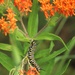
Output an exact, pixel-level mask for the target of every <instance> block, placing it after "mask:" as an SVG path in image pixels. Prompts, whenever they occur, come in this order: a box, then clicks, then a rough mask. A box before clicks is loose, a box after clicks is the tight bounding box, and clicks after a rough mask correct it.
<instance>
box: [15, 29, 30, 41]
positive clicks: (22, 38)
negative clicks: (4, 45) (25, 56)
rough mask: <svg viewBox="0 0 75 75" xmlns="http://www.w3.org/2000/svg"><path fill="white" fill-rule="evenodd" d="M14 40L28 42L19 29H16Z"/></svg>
mask: <svg viewBox="0 0 75 75" xmlns="http://www.w3.org/2000/svg"><path fill="white" fill-rule="evenodd" d="M15 38H16V40H18V41H22V42H25V41H29V38H26V37H25V35H24V33H23V32H22V31H21V30H20V29H16V31H15Z"/></svg>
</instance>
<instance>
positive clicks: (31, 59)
mask: <svg viewBox="0 0 75 75" xmlns="http://www.w3.org/2000/svg"><path fill="white" fill-rule="evenodd" d="M35 48H36V43H35V41H31V43H30V47H29V50H28V59H29V62H30V64H31V65H32V66H33V67H35V68H36V69H37V71H38V72H40V67H39V66H38V64H37V63H36V61H35V59H34V51H35Z"/></svg>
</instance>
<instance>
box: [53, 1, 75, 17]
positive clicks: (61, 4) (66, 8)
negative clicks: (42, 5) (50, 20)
mask: <svg viewBox="0 0 75 75" xmlns="http://www.w3.org/2000/svg"><path fill="white" fill-rule="evenodd" d="M53 3H54V5H55V7H54V9H55V11H56V12H59V13H60V14H63V15H65V16H66V17H68V16H72V15H75V0H54V2H53Z"/></svg>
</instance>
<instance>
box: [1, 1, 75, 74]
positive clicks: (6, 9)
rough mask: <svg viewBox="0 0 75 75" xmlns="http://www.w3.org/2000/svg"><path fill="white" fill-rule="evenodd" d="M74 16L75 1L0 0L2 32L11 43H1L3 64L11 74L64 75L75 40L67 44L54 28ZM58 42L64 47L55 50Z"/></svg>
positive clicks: (62, 24) (74, 38)
mask: <svg viewBox="0 0 75 75" xmlns="http://www.w3.org/2000/svg"><path fill="white" fill-rule="evenodd" d="M74 15H75V0H0V32H1V33H3V35H5V37H7V36H9V40H10V43H9V44H6V43H0V49H1V50H0V64H2V65H3V66H4V68H6V69H7V70H8V71H9V75H63V74H64V72H65V71H66V69H67V68H68V66H69V63H70V61H71V59H67V58H68V57H69V54H70V51H71V50H72V48H73V47H74V45H75V37H73V38H72V39H71V40H70V41H69V42H68V43H66V44H65V43H64V41H63V40H62V39H61V37H59V36H58V33H59V32H60V30H61V29H60V30H59V31H58V32H54V29H55V27H57V25H58V24H59V22H60V26H59V28H60V27H62V26H64V23H65V22H66V20H67V18H68V17H71V16H74ZM41 24H43V25H41ZM57 29H58V28H57ZM0 38H1V37H0ZM46 41H47V42H48V45H47V43H46ZM56 41H60V42H61V43H62V45H63V47H62V48H60V49H58V50H56V49H55V50H54V47H55V42H56ZM34 42H35V43H36V45H35V43H34ZM44 46H45V47H44ZM58 46H59V44H58ZM2 50H4V51H7V52H9V54H10V55H11V56H8V55H7V54H5V53H4V52H2Z"/></svg>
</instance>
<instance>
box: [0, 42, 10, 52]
mask: <svg viewBox="0 0 75 75" xmlns="http://www.w3.org/2000/svg"><path fill="white" fill-rule="evenodd" d="M0 49H1V50H5V51H11V45H9V44H4V43H0Z"/></svg>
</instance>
